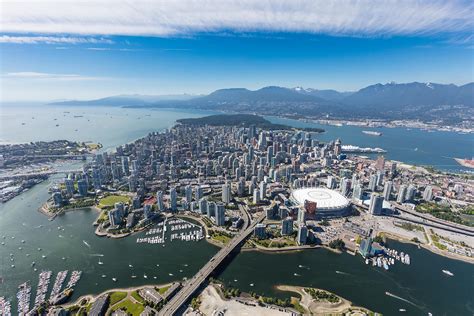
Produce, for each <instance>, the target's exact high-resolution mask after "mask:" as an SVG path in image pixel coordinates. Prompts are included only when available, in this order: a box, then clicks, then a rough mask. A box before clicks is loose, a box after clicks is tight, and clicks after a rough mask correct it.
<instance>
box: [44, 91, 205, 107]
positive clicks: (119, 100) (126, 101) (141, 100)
mask: <svg viewBox="0 0 474 316" xmlns="http://www.w3.org/2000/svg"><path fill="white" fill-rule="evenodd" d="M196 97H197V96H196V95H190V94H177V95H141V94H130V95H117V96H112V97H106V98H101V99H96V100H86V101H77V100H70V101H60V102H52V103H50V104H51V105H84V106H147V105H154V104H155V103H159V102H166V101H170V100H172V101H185V100H190V99H192V98H196Z"/></svg>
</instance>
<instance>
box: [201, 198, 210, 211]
mask: <svg viewBox="0 0 474 316" xmlns="http://www.w3.org/2000/svg"><path fill="white" fill-rule="evenodd" d="M199 212H201V214H207V213H208V210H207V200H206V199H205V198H201V199H200V200H199Z"/></svg>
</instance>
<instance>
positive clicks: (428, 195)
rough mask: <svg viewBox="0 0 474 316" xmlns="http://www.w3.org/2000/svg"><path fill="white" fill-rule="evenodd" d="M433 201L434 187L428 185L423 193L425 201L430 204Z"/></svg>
mask: <svg viewBox="0 0 474 316" xmlns="http://www.w3.org/2000/svg"><path fill="white" fill-rule="evenodd" d="M432 199H433V187H432V186H431V185H427V186H426V188H425V190H424V191H423V200H425V201H427V202H429V201H431V200H432Z"/></svg>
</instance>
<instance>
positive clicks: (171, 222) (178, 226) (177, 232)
mask: <svg viewBox="0 0 474 316" xmlns="http://www.w3.org/2000/svg"><path fill="white" fill-rule="evenodd" d="M166 232H170V233H171V234H170V235H169V240H170V241H174V240H181V241H199V240H202V239H203V238H204V234H203V229H202V227H201V226H199V225H197V224H194V223H191V222H189V221H186V220H183V219H181V218H171V219H166V220H165V221H163V222H160V223H158V224H157V225H156V226H155V227H153V228H150V229H149V230H148V231H147V232H146V233H145V236H150V237H138V238H137V239H136V243H137V244H143V243H146V244H162V245H163V247H164V246H165V245H164V244H165V241H166V240H167V237H165V233H166ZM157 234H160V235H159V236H152V235H157Z"/></svg>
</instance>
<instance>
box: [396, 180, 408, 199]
mask: <svg viewBox="0 0 474 316" xmlns="http://www.w3.org/2000/svg"><path fill="white" fill-rule="evenodd" d="M406 194H407V186H406V185H404V184H402V185H400V187H399V188H398V194H397V202H398V203H404V202H405V196H406Z"/></svg>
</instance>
